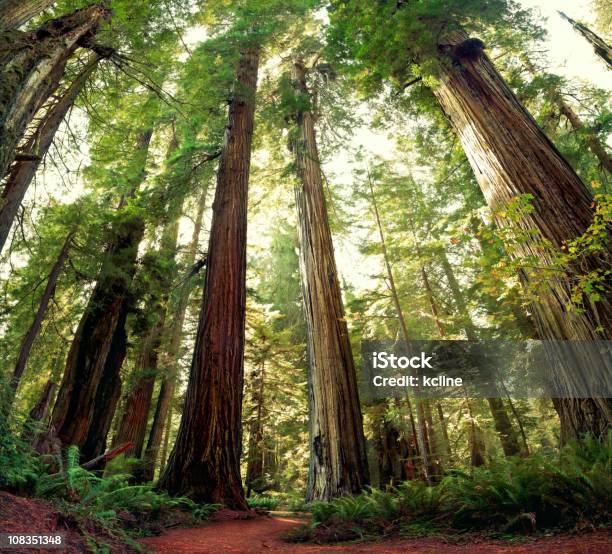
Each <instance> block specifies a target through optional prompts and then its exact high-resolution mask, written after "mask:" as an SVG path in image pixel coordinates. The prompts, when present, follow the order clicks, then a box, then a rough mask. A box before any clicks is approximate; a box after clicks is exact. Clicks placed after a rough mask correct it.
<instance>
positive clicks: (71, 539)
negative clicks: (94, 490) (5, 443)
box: [0, 492, 130, 554]
mask: <svg viewBox="0 0 612 554" xmlns="http://www.w3.org/2000/svg"><path fill="white" fill-rule="evenodd" d="M83 531H86V532H87V534H88V535H90V536H91V537H92V538H95V540H96V542H97V543H99V544H101V543H105V544H107V545H108V547H109V548H110V550H111V552H117V553H118V552H122V553H124V552H129V551H130V550H129V549H127V548H126V547H125V545H124V544H123V543H122V542H121V541H120V540H119V539H117V538H116V537H114V536H112V535H110V534H108V533H106V532H105V531H103V530H101V529H96V528H95V526H93V525H92V524H91V523H88V522H78V521H77V520H75V519H74V518H72V517H70V516H66V515H65V514H62V513H60V512H58V511H57V510H56V509H55V507H54V506H53V505H52V504H50V503H48V502H45V501H43V500H38V499H33V498H23V497H21V496H14V495H12V494H9V493H7V492H0V533H31V534H37V535H44V534H51V533H61V534H63V543H64V547H63V548H61V549H54V550H49V549H44V550H43V549H35V548H28V549H17V548H15V549H10V552H11V554H21V553H27V554H34V553H45V554H49V553H50V552H51V553H53V552H56V553H58V554H59V553H69V554H73V553H74V554H80V553H83V552H89V550H88V549H87V544H86V541H85V539H84V538H83V535H82V533H83ZM8 551H9V550H5V549H2V550H0V552H8Z"/></svg>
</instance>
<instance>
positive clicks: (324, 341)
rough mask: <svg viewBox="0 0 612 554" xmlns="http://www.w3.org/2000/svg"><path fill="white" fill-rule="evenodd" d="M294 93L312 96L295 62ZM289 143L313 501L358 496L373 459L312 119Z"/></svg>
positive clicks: (307, 115) (299, 120) (301, 120)
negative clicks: (368, 453)
mask: <svg viewBox="0 0 612 554" xmlns="http://www.w3.org/2000/svg"><path fill="white" fill-rule="evenodd" d="M294 80H295V93H296V95H299V96H301V98H302V100H301V102H302V103H303V102H304V99H310V93H309V91H308V88H307V85H306V70H305V68H304V65H303V63H302V62H301V61H296V62H295V63H294ZM294 116H295V124H296V129H295V130H292V132H294V133H295V135H296V136H295V138H294V139H293V140H291V143H290V147H291V150H292V153H293V156H294V159H295V164H296V168H297V174H298V179H299V184H298V185H297V186H296V191H295V193H296V205H297V211H298V222H299V243H300V273H301V280H302V292H303V299H304V313H305V316H306V326H307V331H308V352H309V363H310V383H311V386H310V402H311V413H310V441H311V443H310V448H311V456H310V471H309V479H308V491H307V499H308V500H330V499H332V498H334V497H337V496H342V495H345V494H356V493H358V492H359V491H361V490H362V489H363V487H364V486H365V485H367V484H368V480H369V476H368V462H367V456H366V449H365V437H364V434H363V420H362V416H361V407H360V405H359V395H358V391H357V377H356V375H355V366H354V362H353V355H352V352H351V344H350V340H349V335H348V329H347V325H346V320H345V319H344V309H343V306H342V296H341V294H340V283H339V281H338V272H337V270H336V261H335V259H334V250H333V243H332V236H331V231H330V229H329V221H328V217H327V208H326V205H325V196H324V193H323V182H322V178H321V167H320V164H319V155H318V152H317V143H316V134H315V116H314V114H313V113H311V112H310V111H309V110H308V109H300V110H299V111H298V112H297V113H296V114H294Z"/></svg>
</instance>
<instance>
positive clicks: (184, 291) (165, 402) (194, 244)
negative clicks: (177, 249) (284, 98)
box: [142, 186, 208, 481]
mask: <svg viewBox="0 0 612 554" xmlns="http://www.w3.org/2000/svg"><path fill="white" fill-rule="evenodd" d="M207 192H208V187H207V186H206V187H204V188H203V190H202V194H201V195H200V200H199V202H198V209H197V213H196V217H195V220H194V221H195V225H194V228H193V234H192V236H191V243H190V245H189V249H188V251H187V255H186V257H185V266H186V267H192V266H193V264H194V262H195V259H196V254H197V251H198V242H199V238H200V232H201V231H202V220H203V218H204V210H205V208H206V194H207ZM192 290H193V278H189V279H187V280H186V281H185V282H184V283H183V284H182V286H181V288H180V291H179V298H178V302H177V306H176V309H172V308H171V309H172V324H171V327H170V344H169V347H168V352H167V356H166V358H165V360H164V362H163V363H164V366H165V369H166V374H165V375H164V377H163V379H162V383H161V385H160V388H159V395H158V397H157V404H156V406H155V415H154V416H153V423H152V424H151V430H150V432H149V438H148V439H147V447H146V449H145V454H144V459H143V468H142V478H143V480H144V481H152V480H153V477H154V474H155V464H156V463H157V457H158V453H159V449H160V447H161V443H162V438H163V435H164V429H165V426H166V422H167V421H168V416H169V413H170V406H171V404H172V398H173V396H174V388H175V383H176V377H177V373H178V363H179V356H180V350H181V342H182V339H183V325H184V324H185V316H186V315H187V306H188V305H189V297H190V296H191V291H192ZM168 315H170V314H169V313H168V314H167V315H166V317H168ZM162 463H163V460H162Z"/></svg>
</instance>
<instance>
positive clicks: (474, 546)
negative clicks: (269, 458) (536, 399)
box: [141, 516, 612, 554]
mask: <svg viewBox="0 0 612 554" xmlns="http://www.w3.org/2000/svg"><path fill="white" fill-rule="evenodd" d="M303 524H304V520H300V519H295V518H290V517H268V516H259V517H255V518H252V519H232V518H231V517H228V518H223V517H221V518H214V519H213V521H212V522H210V523H207V524H205V525H203V526H201V527H192V528H182V529H179V528H177V529H172V530H169V531H166V532H165V533H163V534H162V535H160V536H158V537H150V538H147V539H143V540H141V543H142V544H144V545H145V546H146V547H147V548H149V549H151V551H152V552H154V553H159V554H166V553H167V554H170V553H172V554H179V553H182V552H189V553H190V554H220V553H223V554H234V553H236V554H238V553H240V554H259V553H265V552H269V553H271V554H272V553H274V554H275V553H276V552H291V553H296V554H299V553H313V552H362V553H363V552H368V553H374V554H376V553H380V554H395V553H400V552H401V553H403V554H417V553H418V554H468V553H470V554H475V553H478V554H480V553H482V554H501V553H507V554H510V553H512V554H552V553H555V554H609V553H610V552H612V535H611V534H610V533H609V532H605V531H597V532H593V533H588V534H581V535H556V536H552V537H543V538H538V539H535V540H533V541H530V542H522V543H515V542H513V543H509V542H502V541H495V540H489V539H484V538H480V537H478V538H473V539H472V540H470V541H469V542H468V541H465V542H462V543H456V542H450V541H446V540H443V539H440V538H419V539H392V540H385V541H380V542H374V543H373V542H368V543H353V544H343V545H337V544H336V545H325V546H323V545H315V544H304V543H289V542H286V541H285V540H284V539H283V536H284V535H285V534H286V533H288V532H289V531H291V530H293V529H295V528H297V527H299V526H300V525H303Z"/></svg>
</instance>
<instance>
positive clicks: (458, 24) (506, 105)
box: [331, 0, 612, 440]
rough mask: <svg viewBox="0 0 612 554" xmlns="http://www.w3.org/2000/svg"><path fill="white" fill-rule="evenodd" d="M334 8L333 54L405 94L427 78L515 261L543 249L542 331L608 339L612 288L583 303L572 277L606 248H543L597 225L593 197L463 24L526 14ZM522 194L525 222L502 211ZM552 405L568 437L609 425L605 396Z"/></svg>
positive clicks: (597, 262) (603, 258)
mask: <svg viewBox="0 0 612 554" xmlns="http://www.w3.org/2000/svg"><path fill="white" fill-rule="evenodd" d="M333 7H334V10H333V11H332V12H331V19H332V36H333V38H334V41H336V42H337V43H339V44H340V48H338V49H337V51H339V52H340V53H341V55H342V56H343V57H347V56H349V57H350V56H351V55H354V57H355V58H357V59H358V60H359V62H360V63H359V64H353V66H351V67H350V70H351V71H353V72H354V73H355V74H358V73H359V72H360V71H363V70H364V69H372V67H373V68H374V69H375V71H369V72H366V73H365V75H366V76H367V77H366V82H365V84H366V85H368V86H371V85H372V84H373V83H376V81H377V80H378V81H379V82H380V81H381V78H382V79H385V78H386V79H390V80H391V81H393V82H394V83H396V84H399V86H400V87H401V90H406V89H408V88H409V87H410V86H411V85H414V83H418V82H421V81H423V82H426V83H427V84H430V85H431V92H432V93H433V95H434V97H435V99H436V100H437V102H438V105H439V106H440V107H441V108H442V110H443V111H444V114H445V115H446V117H447V118H448V120H449V122H450V124H451V125H452V127H453V128H454V130H455V132H456V133H457V135H458V137H459V140H460V141H461V144H462V146H463V150H464V151H465V154H466V156H467V158H468V160H469V162H470V165H471V166H472V169H473V171H474V174H475V177H476V179H477V181H478V184H479V185H480V188H481V189H482V192H483V195H484V197H485V199H486V201H487V204H488V206H489V208H490V209H491V211H492V212H493V213H494V214H496V219H497V223H498V225H500V226H503V227H508V228H509V229H511V230H512V231H514V232H519V233H521V232H522V233H523V235H525V240H524V241H520V244H518V245H517V248H516V252H515V257H516V258H517V260H518V261H519V263H520V262H521V261H522V260H531V259H532V257H534V256H535V257H536V258H537V260H538V261H537V263H536V265H538V266H539V267H544V268H549V271H546V270H544V271H546V275H547V277H548V282H547V285H546V287H545V290H543V291H539V292H538V295H537V298H534V299H533V303H532V311H533V316H534V319H535V322H536V326H537V328H538V334H539V337H540V338H542V339H546V340H573V341H593V340H601V339H606V338H609V337H610V335H611V333H612V308H611V302H610V298H609V291H608V292H606V291H604V292H602V294H601V295H600V299H599V301H597V302H594V301H593V302H592V301H591V299H589V298H586V297H585V298H584V302H581V305H580V306H579V309H576V305H575V300H574V299H575V297H576V294H575V291H573V290H572V288H571V285H572V279H574V282H577V281H578V280H579V278H580V276H583V275H585V274H589V273H591V272H592V273H594V274H598V275H601V273H602V271H603V270H605V268H607V267H608V266H609V263H610V250H609V248H610V247H609V246H608V247H607V250H606V249H605V247H604V249H603V251H600V252H596V253H592V254H585V255H583V256H581V259H580V260H579V261H578V262H576V263H575V264H572V263H571V262H570V263H569V265H568V267H565V268H561V270H560V268H559V267H556V266H555V264H554V262H553V261H552V259H551V255H550V254H547V252H546V248H545V247H544V245H545V244H549V245H551V246H552V248H554V249H556V250H557V251H561V250H562V248H563V246H564V244H565V243H566V242H567V241H572V240H573V239H575V238H577V237H579V236H582V235H583V234H584V233H585V232H586V231H587V229H588V228H589V226H590V224H591V223H592V221H593V207H592V206H593V198H592V196H591V195H590V193H589V192H588V190H587V189H586V187H585V186H584V184H583V183H582V182H581V181H580V179H579V177H578V176H577V175H576V173H575V172H574V171H573V169H572V168H571V167H570V165H569V164H568V163H567V161H566V160H565V159H563V157H562V156H561V155H560V154H559V152H558V151H557V149H556V148H555V146H554V145H553V144H552V143H551V141H550V140H549V139H548V138H547V137H546V136H545V135H544V133H543V132H542V130H541V129H540V128H539V127H538V126H537V124H536V122H535V121H534V119H533V118H532V117H531V115H530V114H529V113H528V112H527V110H526V109H525V108H524V106H522V105H521V103H520V102H519V101H518V99H517V98H516V96H515V95H514V94H513V93H512V91H511V90H510V89H509V87H508V85H507V84H506V83H505V82H504V79H503V78H502V77H501V75H500V74H499V72H498V71H497V70H496V69H495V67H494V65H493V63H492V62H491V60H490V59H489V58H488V56H487V55H486V54H485V53H484V46H485V45H484V44H483V42H482V41H480V40H478V39H475V38H470V37H469V36H468V35H467V34H466V31H465V29H474V28H477V27H478V25H479V24H482V26H481V27H480V28H483V27H486V26H487V25H505V26H506V27H509V26H512V25H513V24H514V25H516V26H528V25H529V22H526V21H525V14H524V12H520V11H514V10H513V6H512V5H511V4H510V3H508V2H506V1H505V0H493V1H492V2H491V3H489V5H487V7H486V9H483V6H482V4H481V3H480V2H475V1H470V0H465V1H464V0H462V1H459V0H452V1H449V2H448V3H446V4H445V5H444V7H443V8H442V7H441V5H437V4H429V3H406V2H401V3H384V4H378V5H377V6H376V7H372V6H371V3H369V2H366V1H365V0H354V1H352V2H348V3H344V2H333ZM364 27H368V28H372V29H374V30H377V29H383V28H384V29H385V32H384V33H381V32H372V33H367V34H364V33H361V34H358V33H357V34H356V33H355V29H356V28H364ZM398 52H401V53H402V54H401V55H398ZM363 74H364V73H362V74H361V75H363ZM423 77H425V78H426V79H423ZM416 86H417V87H418V86H420V85H416ZM424 97H425V98H426V97H427V95H423V94H422V93H421V95H420V97H419V99H420V100H421V105H422V106H426V107H428V106H429V104H427V102H423V100H424ZM429 97H430V96H429ZM430 109H431V108H430ZM524 195H529V198H531V204H532V210H531V211H529V212H528V213H525V214H522V217H521V218H520V220H519V221H514V220H512V219H510V218H504V217H501V211H502V210H505V209H506V208H507V207H508V204H510V203H512V202H513V201H514V200H515V199H516V198H517V197H521V196H523V197H524ZM527 265H529V263H528V264H527ZM523 275H526V273H525V272H523ZM579 358H580V359H577V360H576V361H575V363H576V364H579V365H587V366H594V367H604V368H605V367H607V366H606V363H607V362H606V361H605V360H603V359H602V358H601V357H600V356H597V355H594V356H592V353H591V352H589V351H585V352H584V353H583V354H582V355H581V356H579ZM570 366H575V364H570V365H568V366H566V364H565V360H562V361H561V362H560V363H559V364H558V371H557V374H556V376H555V378H556V380H557V381H558V382H559V383H561V385H562V386H565V385H568V387H567V388H568V389H570V388H571V384H572V379H573V376H572V373H573V368H572V367H570ZM609 369H612V368H609ZM555 405H556V408H557V411H558V412H559V415H560V418H561V423H562V436H563V440H566V439H569V438H572V437H577V436H580V435H581V434H582V433H585V432H590V433H592V434H594V435H595V436H599V437H601V436H604V435H605V434H606V433H607V429H608V427H609V424H610V419H611V415H610V414H611V404H610V401H609V400H606V399H601V398H585V399H572V398H566V399H559V400H556V401H555Z"/></svg>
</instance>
